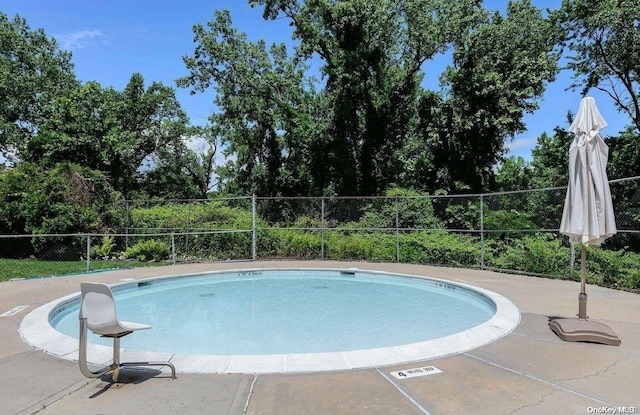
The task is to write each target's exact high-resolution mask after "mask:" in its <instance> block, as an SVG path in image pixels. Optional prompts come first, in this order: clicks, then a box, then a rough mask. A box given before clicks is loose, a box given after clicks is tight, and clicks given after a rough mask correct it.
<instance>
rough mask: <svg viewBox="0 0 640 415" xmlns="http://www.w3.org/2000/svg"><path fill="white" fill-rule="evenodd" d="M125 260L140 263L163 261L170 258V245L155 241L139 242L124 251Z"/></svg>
mask: <svg viewBox="0 0 640 415" xmlns="http://www.w3.org/2000/svg"><path fill="white" fill-rule="evenodd" d="M124 256H125V258H130V259H137V260H138V261H143V262H145V261H151V260H154V261H162V260H163V259H166V258H168V257H169V245H167V244H166V243H164V242H162V241H157V240H155V239H148V240H146V241H141V242H138V243H137V244H135V245H133V246H132V247H129V248H127V249H126V250H125V251H124Z"/></svg>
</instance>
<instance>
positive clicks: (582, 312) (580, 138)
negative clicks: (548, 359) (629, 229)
mask: <svg viewBox="0 0 640 415" xmlns="http://www.w3.org/2000/svg"><path fill="white" fill-rule="evenodd" d="M606 126H607V123H606V122H605V121H604V119H603V118H602V116H601V115H600V112H599V111H598V108H597V107H596V102H595V100H594V99H593V98H592V97H586V98H583V99H582V101H581V102H580V108H579V109H578V114H577V116H576V118H575V120H574V121H573V123H572V124H571V127H570V128H569V130H570V131H571V132H572V133H573V134H574V135H575V138H574V140H573V143H571V147H570V149H569V185H568V186H567V196H566V199H565V204H564V211H563V214H562V222H561V223H560V233H562V234H564V235H567V236H568V237H569V240H570V241H571V243H572V244H580V245H581V248H582V250H581V251H582V252H581V272H580V295H579V297H578V304H579V305H578V318H577V319H554V320H552V321H551V322H550V323H549V326H550V327H551V330H553V331H554V332H555V333H556V334H557V335H558V336H559V337H560V338H562V339H563V340H568V341H592V342H598V343H606V344H612V345H619V344H620V339H619V338H618V337H617V336H616V334H615V333H614V332H613V330H611V328H609V327H608V326H606V325H604V324H601V323H598V322H595V321H590V320H588V317H587V294H586V279H587V270H586V247H587V245H600V244H601V243H602V242H604V240H605V239H607V238H609V237H611V236H612V235H614V234H615V233H616V232H617V230H616V223H615V217H614V212H613V203H612V201H611V193H610V191H609V179H608V178H607V172H606V169H607V159H608V156H609V148H608V147H607V145H606V144H605V142H604V141H603V140H602V137H601V136H600V130H601V129H603V128H604V127H606Z"/></svg>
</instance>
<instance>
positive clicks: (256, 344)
mask: <svg viewBox="0 0 640 415" xmlns="http://www.w3.org/2000/svg"><path fill="white" fill-rule="evenodd" d="M113 291H114V295H115V297H116V302H117V305H118V314H119V317H120V318H121V319H122V320H130V321H138V322H144V323H147V324H150V325H152V326H153V329H152V330H149V331H142V332H136V333H135V335H132V336H127V337H125V338H124V339H123V343H122V345H123V347H124V348H125V349H129V350H134V351H140V350H144V351H146V352H148V353H152V354H153V353H155V354H164V355H168V356H169V357H170V358H171V359H172V361H174V362H175V364H176V366H178V370H179V371H183V372H184V370H183V368H181V367H180V366H181V365H180V364H179V363H178V362H179V361H181V360H182V361H184V362H187V363H191V364H194V365H195V363H194V362H196V361H198V362H203V361H208V362H211V361H214V362H216V363H215V364H214V366H217V368H216V369H215V370H214V371H216V372H220V371H224V372H238V371H239V372H247V371H248V372H283V371H284V372H287V371H314V370H335V369H352V368H356V367H369V366H380V365H388V364H394V363H399V362H406V361H415V360H424V359H428V358H433V357H437V356H441V355H448V354H453V353H458V352H460V351H464V350H469V349H471V348H474V347H477V346H478V345H480V344H485V343H488V342H490V341H493V340H495V339H496V338H499V337H501V336H503V335H505V334H507V333H508V332H509V331H511V330H512V329H513V328H514V327H515V326H516V325H517V323H518V322H519V311H518V310H517V308H515V306H513V304H511V303H510V302H509V301H508V300H506V299H504V298H503V297H501V296H499V295H497V294H495V293H492V292H489V291H486V290H482V289H479V288H474V287H471V286H467V285H465V284H459V283H452V282H450V281H445V280H438V279H430V278H422V277H420V278H418V277H414V276H408V275H399V274H384V273H379V272H372V271H367V272H363V271H356V270H326V269H325V270H309V269H296V270H283V269H280V270H239V271H234V272H216V273H209V274H206V275H197V276H193V275H191V276H173V277H166V278H156V279H150V280H141V281H136V282H132V283H125V284H120V285H117V286H114V287H113ZM78 306H79V298H78V296H77V295H75V296H69V298H64V299H61V300H60V301H58V303H57V304H55V305H54V306H51V307H50V308H49V310H48V314H47V320H48V322H49V323H50V325H51V326H52V328H53V327H55V329H54V331H55V332H56V333H58V335H59V336H62V337H64V338H65V339H72V340H73V341H74V343H75V349H76V350H77V339H74V337H75V338H77V333H78ZM23 337H25V336H23ZM26 340H27V341H29V340H28V339H26ZM104 340H107V341H106V342H104ZM90 342H91V343H93V344H94V345H95V348H96V350H100V348H101V347H102V348H105V349H108V348H109V345H110V340H109V339H100V338H99V337H98V336H94V337H91V338H90ZM74 353H75V354H77V352H74V351H71V352H70V353H67V358H74V355H75V354H74ZM54 354H56V353H54ZM89 354H90V357H91V351H90V353H89ZM185 359H186V360H185ZM256 362H259V363H257V367H256ZM186 366H189V365H188V364H187V365H186ZM220 366H224V369H222V370H221V369H220ZM195 371H200V370H199V369H195ZM207 371H208V370H207Z"/></svg>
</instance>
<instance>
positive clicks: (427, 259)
mask: <svg viewBox="0 0 640 415" xmlns="http://www.w3.org/2000/svg"><path fill="white" fill-rule="evenodd" d="M400 244H401V258H400V260H401V261H403V262H417V263H426V264H438V265H452V266H465V267H478V266H479V265H480V263H481V258H482V246H481V245H480V243H479V241H478V240H477V239H475V238H473V237H471V236H468V235H459V234H454V233H447V232H435V233H429V232H414V233H410V234H404V235H401V238H400Z"/></svg>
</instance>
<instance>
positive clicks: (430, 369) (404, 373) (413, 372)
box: [390, 366, 442, 379]
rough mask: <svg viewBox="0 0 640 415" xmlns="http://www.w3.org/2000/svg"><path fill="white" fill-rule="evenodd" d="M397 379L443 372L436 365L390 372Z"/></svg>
mask: <svg viewBox="0 0 640 415" xmlns="http://www.w3.org/2000/svg"><path fill="white" fill-rule="evenodd" d="M390 373H391V374H392V375H393V377H394V378H396V379H409V378H417V377H418V376H427V375H434V374H436V373H442V370H440V369H438V368H437V367H435V366H423V367H415V368H413V369H405V370H399V371H397V372H390Z"/></svg>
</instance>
